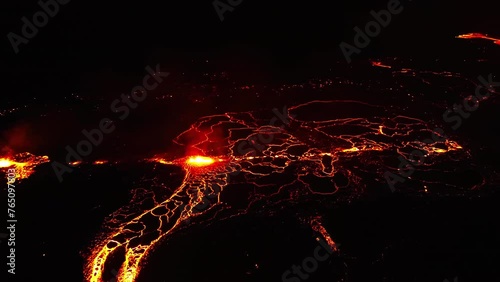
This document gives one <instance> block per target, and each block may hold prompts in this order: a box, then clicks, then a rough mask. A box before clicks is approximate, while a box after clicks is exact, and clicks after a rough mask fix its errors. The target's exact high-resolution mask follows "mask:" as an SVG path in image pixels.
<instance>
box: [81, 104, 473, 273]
mask: <svg viewBox="0 0 500 282" xmlns="http://www.w3.org/2000/svg"><path fill="white" fill-rule="evenodd" d="M289 112H290V113H291V112H293V115H290V116H288V118H289V120H290V124H289V126H288V127H287V128H286V130H284V129H283V128H282V127H280V126H279V125H277V126H274V125H269V119H271V117H269V115H266V113H260V112H246V113H226V114H223V115H216V116H208V117H203V118H201V119H200V120H199V121H198V122H196V123H195V124H193V125H192V126H191V127H190V129H188V130H186V131H184V132H182V133H181V134H180V135H179V136H178V137H177V138H176V139H175V140H174V141H175V143H176V144H180V145H184V146H186V147H187V148H189V149H192V150H193V151H198V152H201V153H202V154H201V155H199V156H192V157H187V158H181V159H175V160H166V159H162V158H153V159H148V161H153V162H155V163H156V164H157V165H158V166H165V167H169V166H170V167H177V168H181V169H182V170H183V171H184V175H183V180H182V183H181V184H180V185H179V186H178V187H177V188H175V190H173V191H172V194H171V195H169V196H168V197H167V198H166V199H163V198H162V199H163V200H161V201H156V199H155V198H154V197H153V199H152V200H153V202H154V203H153V204H152V205H150V204H148V205H147V207H148V208H145V209H141V210H140V211H137V210H135V211H134V210H133V208H130V207H124V208H122V209H120V210H119V211H117V212H116V213H114V214H113V215H112V217H111V220H110V221H108V224H107V225H108V226H107V228H109V229H110V230H111V231H109V232H105V234H103V235H102V236H100V238H99V239H98V241H97V243H96V245H95V246H94V247H93V249H92V251H91V254H90V256H89V257H88V264H87V266H86V279H87V280H88V281H92V282H102V281H103V280H105V279H106V275H108V273H109V269H108V270H106V267H105V264H107V263H109V262H110V261H115V262H116V261H117V260H119V262H120V263H121V266H120V269H119V271H118V274H117V280H118V281H126V282H133V281H135V280H136V279H137V277H138V275H139V273H140V270H141V263H144V261H145V258H146V257H147V255H148V253H149V252H152V251H153V250H154V248H155V246H156V245H157V244H158V243H159V242H160V240H162V239H164V238H166V237H168V235H171V234H173V233H174V232H176V231H177V230H179V229H181V228H186V227H188V226H189V225H190V224H193V223H192V222H193V221H198V222H205V221H210V220H213V219H214V218H217V219H221V218H228V217H233V216H237V215H242V214H245V213H249V212H250V211H251V210H255V209H257V210H258V209H259V208H255V207H256V206H265V207H266V209H271V208H272V207H275V208H276V210H279V209H282V208H283V206H288V205H292V204H293V203H295V202H297V201H299V200H300V199H303V198H309V197H317V198H316V199H317V201H321V199H323V200H324V201H327V202H331V199H329V200H327V197H329V196H333V195H334V194H336V193H337V191H338V190H340V189H344V188H345V187H348V186H350V187H355V189H365V188H366V187H365V186H364V185H363V183H362V180H363V179H372V180H373V181H377V182H380V183H384V182H385V180H384V178H383V173H384V172H385V171H386V170H388V169H393V166H392V164H393V163H394V160H397V159H398V156H400V157H402V158H407V159H409V158H411V156H410V154H409V152H411V151H412V150H413V149H415V148H419V149H420V150H422V151H423V152H424V154H425V155H426V156H427V158H426V161H427V162H428V163H427V164H426V165H424V166H422V169H421V170H422V173H425V172H426V171H429V172H430V173H432V167H433V165H434V164H437V165H441V164H440V163H439V162H438V161H439V160H441V159H445V160H447V161H452V160H454V159H463V158H464V157H463V156H462V155H465V152H464V150H463V148H462V147H461V146H460V145H458V144H457V143H456V142H454V141H452V140H446V141H443V142H434V143H425V142H423V141H419V140H424V139H427V138H429V137H430V136H431V135H432V134H433V133H434V132H433V131H432V130H431V129H429V128H428V127H427V125H426V122H425V121H423V120H420V119H415V118H411V117H406V116H395V117H391V118H373V117H374V116H377V113H380V112H381V107H380V106H377V105H370V104H366V103H362V102H357V101H312V102H308V103H304V104H300V105H297V106H294V107H291V108H289ZM346 112H347V114H348V113H350V115H351V116H350V117H346V116H345V115H347V114H343V113H346ZM352 113H356V114H352ZM352 115H355V116H352ZM296 117H299V118H296ZM264 134H266V139H265V140H271V141H268V142H267V143H265V144H258V143H257V142H259V140H261V139H263V138H262V137H263V136H264ZM269 134H272V135H271V136H272V138H269V136H270V135H269ZM193 136H195V137H193ZM221 136H223V137H222V138H221ZM193 140H194V144H193ZM188 144H189V145H188ZM257 148H258V149H257ZM448 154H452V156H450V158H449V159H448V157H447V155H448ZM235 173H236V174H237V175H238V177H239V178H233V175H235ZM414 178H416V176H415V177H414ZM421 181H422V183H424V184H425V185H422V187H420V188H421V191H422V192H423V191H424V187H425V189H426V191H427V189H428V187H430V186H432V185H433V184H434V185H437V184H438V183H439V179H436V177H433V178H432V183H427V182H426V181H425V179H424V177H422V179H421ZM318 183H319V184H318ZM229 184H231V185H233V186H234V185H239V184H245V187H241V188H238V189H241V191H240V192H241V194H247V195H249V196H248V198H247V199H240V198H238V199H237V200H231V199H224V200H221V197H220V195H221V193H222V192H223V191H224V189H225V188H226V187H227V186H228V185H229ZM384 184H385V183H384ZM147 185H151V183H149V184H147ZM153 185H156V186H158V187H162V186H161V185H160V184H159V183H158V184H154V182H153ZM249 185H251V186H252V187H253V188H248V186H249ZM447 187H451V185H448V186H447ZM245 189H246V190H245ZM206 198H210V199H213V201H212V202H205V200H206ZM150 200H151V198H150ZM232 201H235V202H232ZM133 205H134V206H135V207H138V206H141V202H139V203H137V202H133ZM200 206H203V208H200ZM312 225H313V229H314V230H315V231H317V232H318V234H320V236H322V237H323V239H325V240H326V241H327V242H328V244H330V245H331V246H332V247H333V246H334V242H333V239H332V238H330V235H329V234H328V233H327V232H326V230H325V229H324V228H323V227H322V226H321V223H320V220H314V221H313V222H312ZM117 257H118V258H117ZM115 265H116V264H115Z"/></svg>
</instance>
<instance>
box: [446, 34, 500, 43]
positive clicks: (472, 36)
mask: <svg viewBox="0 0 500 282" xmlns="http://www.w3.org/2000/svg"><path fill="white" fill-rule="evenodd" d="M455 38H461V39H486V40H491V41H493V43H495V44H497V45H500V39H498V38H493V37H490V36H488V35H487V34H482V33H467V34H461V35H458V36H455Z"/></svg>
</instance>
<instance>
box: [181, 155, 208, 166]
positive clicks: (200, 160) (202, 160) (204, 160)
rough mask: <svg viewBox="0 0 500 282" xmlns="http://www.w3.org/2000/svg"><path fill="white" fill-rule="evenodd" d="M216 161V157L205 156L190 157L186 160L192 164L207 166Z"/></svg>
mask: <svg viewBox="0 0 500 282" xmlns="http://www.w3.org/2000/svg"><path fill="white" fill-rule="evenodd" d="M214 162H215V160H214V159H212V158H210V157H203V156H193V157H189V158H188V159H187V161H186V163H187V164H188V165H191V166H207V165H211V164H213V163H214Z"/></svg>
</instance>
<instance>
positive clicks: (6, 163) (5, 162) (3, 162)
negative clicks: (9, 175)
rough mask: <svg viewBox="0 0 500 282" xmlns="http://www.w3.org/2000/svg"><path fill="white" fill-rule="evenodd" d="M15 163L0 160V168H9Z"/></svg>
mask: <svg viewBox="0 0 500 282" xmlns="http://www.w3.org/2000/svg"><path fill="white" fill-rule="evenodd" d="M14 164H15V163H14V162H12V161H10V160H8V159H0V167H9V166H12V165H14Z"/></svg>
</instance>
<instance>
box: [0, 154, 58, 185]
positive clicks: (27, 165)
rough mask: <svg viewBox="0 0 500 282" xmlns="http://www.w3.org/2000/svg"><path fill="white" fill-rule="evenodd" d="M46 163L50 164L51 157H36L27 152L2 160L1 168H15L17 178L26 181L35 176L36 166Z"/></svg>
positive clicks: (0, 160)
mask: <svg viewBox="0 0 500 282" xmlns="http://www.w3.org/2000/svg"><path fill="white" fill-rule="evenodd" d="M46 162H49V157H47V156H35V155H33V154H31V153H28V152H26V153H21V154H16V155H14V156H12V157H8V158H1V159H0V168H14V169H15V171H16V178H17V179H25V178H28V177H29V176H30V175H31V174H33V172H34V171H35V167H36V166H38V165H40V164H43V163H46Z"/></svg>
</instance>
